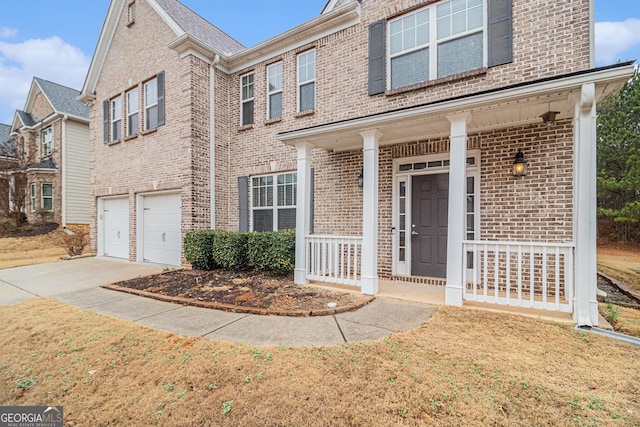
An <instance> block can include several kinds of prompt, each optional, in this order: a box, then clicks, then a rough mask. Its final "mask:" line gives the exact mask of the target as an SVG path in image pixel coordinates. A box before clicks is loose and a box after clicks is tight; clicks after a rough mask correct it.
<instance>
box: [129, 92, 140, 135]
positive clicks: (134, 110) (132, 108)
mask: <svg viewBox="0 0 640 427" xmlns="http://www.w3.org/2000/svg"><path fill="white" fill-rule="evenodd" d="M137 133H138V88H135V89H131V90H130V91H129V92H127V136H131V135H136V134H137Z"/></svg>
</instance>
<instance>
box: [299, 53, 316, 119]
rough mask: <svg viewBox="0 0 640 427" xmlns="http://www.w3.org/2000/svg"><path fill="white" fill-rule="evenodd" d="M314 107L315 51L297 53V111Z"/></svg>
mask: <svg viewBox="0 0 640 427" xmlns="http://www.w3.org/2000/svg"><path fill="white" fill-rule="evenodd" d="M315 107H316V51H315V50H310V51H307V52H304V53H301V54H300V55H298V112H303V111H309V110H314V109H315Z"/></svg>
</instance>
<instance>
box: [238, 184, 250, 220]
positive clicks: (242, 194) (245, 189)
mask: <svg viewBox="0 0 640 427" xmlns="http://www.w3.org/2000/svg"><path fill="white" fill-rule="evenodd" d="M238 219H239V227H238V229H239V230H240V231H249V177H247V176H239V177H238Z"/></svg>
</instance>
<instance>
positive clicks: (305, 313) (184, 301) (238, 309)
mask: <svg viewBox="0 0 640 427" xmlns="http://www.w3.org/2000/svg"><path fill="white" fill-rule="evenodd" d="M101 287H102V288H104V289H110V290H112V291H118V292H124V293H128V294H132V295H138V296H142V297H146V298H153V299H155V300H159V301H165V302H171V303H174V304H181V305H189V306H192V307H201V308H213V309H216V310H223V311H227V312H233V313H247V314H257V315H260V316H289V317H313V316H330V315H332V314H339V313H345V312H347V311H353V310H357V309H359V308H362V307H364V306H365V305H367V304H369V303H370V302H371V301H373V300H375V299H376V297H374V296H368V295H361V296H360V297H359V298H358V300H357V301H356V302H354V303H352V304H347V305H343V306H340V307H335V308H322V309H318V310H295V311H291V310H272V309H268V308H258V307H247V306H243V305H233V304H222V303H216V302H209V301H197V300H192V299H189V298H182V297H172V296H168V295H161V294H156V293H153V292H147V291H141V290H138V289H131V288H125V287H124V286H118V285H104V286H101Z"/></svg>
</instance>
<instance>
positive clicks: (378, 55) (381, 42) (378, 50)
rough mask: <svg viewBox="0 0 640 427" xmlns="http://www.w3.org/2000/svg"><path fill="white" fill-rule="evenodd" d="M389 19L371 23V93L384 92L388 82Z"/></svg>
mask: <svg viewBox="0 0 640 427" xmlns="http://www.w3.org/2000/svg"><path fill="white" fill-rule="evenodd" d="M386 32H387V20H386V19H381V20H380V21H377V22H374V23H373V24H371V25H369V95H378V94H380V93H384V90H385V88H386V86H387V82H386V73H385V69H386V62H387V58H386V51H387V49H386V45H387V43H386Z"/></svg>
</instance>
